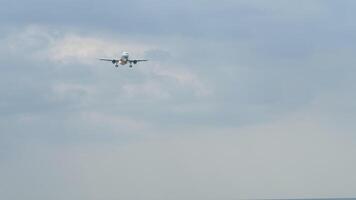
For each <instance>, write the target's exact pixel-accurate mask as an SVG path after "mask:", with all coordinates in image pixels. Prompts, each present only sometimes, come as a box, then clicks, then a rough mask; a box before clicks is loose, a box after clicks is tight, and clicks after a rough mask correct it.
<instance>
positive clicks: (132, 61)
mask: <svg viewBox="0 0 356 200" xmlns="http://www.w3.org/2000/svg"><path fill="white" fill-rule="evenodd" d="M144 61H148V60H129V62H130V63H134V64H136V63H138V62H144Z"/></svg>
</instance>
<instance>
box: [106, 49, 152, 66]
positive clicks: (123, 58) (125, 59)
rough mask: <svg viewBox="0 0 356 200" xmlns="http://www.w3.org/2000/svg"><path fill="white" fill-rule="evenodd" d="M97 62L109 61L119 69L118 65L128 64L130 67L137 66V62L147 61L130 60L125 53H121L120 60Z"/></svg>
mask: <svg viewBox="0 0 356 200" xmlns="http://www.w3.org/2000/svg"><path fill="white" fill-rule="evenodd" d="M99 60H103V61H110V62H112V64H114V65H115V67H119V64H120V65H126V64H127V63H129V64H130V67H132V64H137V63H138V62H143V61H148V60H130V59H129V53H127V52H123V53H122V55H121V58H120V59H106V58H100V59H99Z"/></svg>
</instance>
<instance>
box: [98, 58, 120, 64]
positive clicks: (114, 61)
mask: <svg viewBox="0 0 356 200" xmlns="http://www.w3.org/2000/svg"><path fill="white" fill-rule="evenodd" d="M99 60H103V61H110V62H112V63H113V64H115V63H118V62H119V60H115V59H106V58H99Z"/></svg>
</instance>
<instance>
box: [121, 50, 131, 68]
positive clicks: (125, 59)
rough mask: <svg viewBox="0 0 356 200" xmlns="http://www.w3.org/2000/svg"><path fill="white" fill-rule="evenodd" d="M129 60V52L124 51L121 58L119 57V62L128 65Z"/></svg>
mask: <svg viewBox="0 0 356 200" xmlns="http://www.w3.org/2000/svg"><path fill="white" fill-rule="evenodd" d="M128 61H129V53H127V52H123V53H122V55H121V58H120V59H119V64H120V65H126V64H127V62H128Z"/></svg>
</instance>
